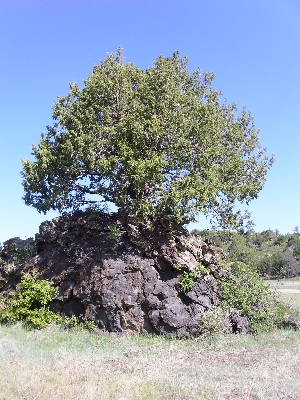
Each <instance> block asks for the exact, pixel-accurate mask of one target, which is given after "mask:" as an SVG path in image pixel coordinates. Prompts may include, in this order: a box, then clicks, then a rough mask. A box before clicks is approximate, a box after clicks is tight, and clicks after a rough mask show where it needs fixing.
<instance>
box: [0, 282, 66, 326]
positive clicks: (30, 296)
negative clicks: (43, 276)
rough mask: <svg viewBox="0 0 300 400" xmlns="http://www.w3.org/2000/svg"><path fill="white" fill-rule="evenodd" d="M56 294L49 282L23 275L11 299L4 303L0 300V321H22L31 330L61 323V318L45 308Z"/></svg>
mask: <svg viewBox="0 0 300 400" xmlns="http://www.w3.org/2000/svg"><path fill="white" fill-rule="evenodd" d="M57 294H58V290H57V289H56V288H54V287H53V284H52V283H51V282H49V281H47V280H38V279H35V278H34V277H33V276H31V275H29V274H27V275H24V276H23V278H22V280H21V283H20V285H19V287H18V290H17V291H16V292H15V293H14V294H13V296H12V298H10V299H8V300H7V301H6V302H4V301H3V300H2V304H1V306H0V321H1V322H15V321H23V322H24V324H25V325H26V326H28V327H31V328H43V327H46V326H47V325H49V324H50V323H51V322H62V318H61V317H59V316H58V315H56V314H55V313H54V312H52V311H50V310H49V308H48V307H47V305H48V304H49V302H51V300H53V298H54V297H55V296H56V295H57ZM3 302H4V304H3Z"/></svg>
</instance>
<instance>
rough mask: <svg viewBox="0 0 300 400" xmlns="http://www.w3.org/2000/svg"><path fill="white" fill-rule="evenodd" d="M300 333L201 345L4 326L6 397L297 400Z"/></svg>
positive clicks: (0, 365) (0, 366)
mask: <svg viewBox="0 0 300 400" xmlns="http://www.w3.org/2000/svg"><path fill="white" fill-rule="evenodd" d="M299 357H300V332H298V331H297V332H296V331H291V330H282V331H274V332H272V333H269V334H260V335H257V336H251V335H231V336H219V337H214V338H206V339H204V340H176V339H166V338H164V337H159V336H155V337H142V336H122V337H111V336H108V335H107V336H106V335H102V336H96V335H94V334H90V333H88V332H82V331H81V332H70V331H62V330H60V329H59V327H56V326H52V327H50V328H47V329H45V330H40V331H27V330H25V329H24V328H22V327H21V325H15V326H5V325H0V358H1V362H0V393H1V399H5V400H11V399H39V400H43V399H45V400H46V399H47V400H48V399H53V400H55V399H63V400H65V399H66V400H69V399H72V400H75V399H87V400H89V399H97V400H98V399H109V400H111V399H116V400H117V399H118V400H121V399H123V400H134V399H222V400H223V399H266V398H268V399H299V391H300V368H299Z"/></svg>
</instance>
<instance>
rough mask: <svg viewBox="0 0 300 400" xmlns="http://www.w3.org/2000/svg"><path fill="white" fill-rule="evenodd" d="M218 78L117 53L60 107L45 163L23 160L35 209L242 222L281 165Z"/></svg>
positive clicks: (167, 60)
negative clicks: (91, 208) (243, 207)
mask: <svg viewBox="0 0 300 400" xmlns="http://www.w3.org/2000/svg"><path fill="white" fill-rule="evenodd" d="M213 79H214V75H213V74H212V73H202V72H201V71H200V69H197V70H195V71H192V72H190V71H189V70H188V62H187V58H186V57H183V58H181V57H180V56H179V54H178V52H175V53H174V54H173V56H172V57H162V56H160V57H158V58H157V59H156V61H155V62H154V63H153V65H152V66H150V67H149V68H146V69H145V70H142V69H140V68H138V67H136V66H135V65H134V64H132V63H125V62H124V60H123V57H122V51H121V50H119V51H118V52H117V54H116V55H114V54H109V55H108V57H107V58H106V59H105V60H103V61H102V63H101V64H100V65H96V66H95V67H94V70H93V72H92V73H91V74H90V75H89V76H88V78H87V79H86V80H85V82H84V88H83V89H80V88H79V86H78V85H77V84H75V83H72V84H71V85H70V92H69V94H68V95H67V96H65V97H60V98H59V99H58V101H57V102H56V104H55V106H54V109H53V114H52V115H53V119H54V124H53V125H52V126H48V127H47V132H46V134H43V135H42V138H41V141H40V142H39V144H38V145H37V146H33V148H32V151H33V156H34V158H35V160H34V161H30V160H24V161H23V170H22V176H23V186H24V190H25V195H24V200H25V203H26V204H27V205H32V206H33V207H35V208H36V209H37V210H38V211H39V212H44V213H46V212H47V211H48V210H50V209H54V210H59V211H65V210H70V209H76V208H78V207H83V206H86V205H92V204H95V203H98V202H102V203H104V204H109V203H110V202H112V203H114V204H115V205H116V206H117V207H123V206H129V207H130V208H131V209H132V210H133V211H134V212H135V213H136V215H137V216H138V217H139V218H141V219H143V218H145V217H147V216H153V217H163V218H165V219H168V220H169V221H170V222H174V223H175V222H176V223H177V224H178V223H179V224H184V223H188V222H189V221H193V220H195V218H196V215H197V213H199V212H203V213H205V214H207V215H211V216H212V217H213V218H215V219H216V220H217V221H218V222H219V223H220V224H221V223H222V224H223V225H226V226H227V225H235V224H236V223H238V222H240V220H241V218H243V216H242V214H241V213H240V212H237V213H236V212H235V211H234V209H235V206H236V203H237V202H246V203H248V202H249V201H251V200H252V199H254V198H256V197H257V195H258V193H259V191H260V190H261V189H262V187H263V184H264V182H265V176H266V173H267V170H268V169H269V168H270V166H271V164H272V162H273V160H272V159H269V158H268V157H266V156H265V149H262V148H261V146H260V144H259V139H258V131H257V130H256V129H255V127H254V123H253V118H252V116H251V115H250V114H249V113H248V112H246V110H245V109H244V110H243V111H242V113H241V115H236V112H237V108H236V105H235V104H227V103H226V102H224V103H222V102H221V96H220V91H218V90H215V89H213V86H212V81H213Z"/></svg>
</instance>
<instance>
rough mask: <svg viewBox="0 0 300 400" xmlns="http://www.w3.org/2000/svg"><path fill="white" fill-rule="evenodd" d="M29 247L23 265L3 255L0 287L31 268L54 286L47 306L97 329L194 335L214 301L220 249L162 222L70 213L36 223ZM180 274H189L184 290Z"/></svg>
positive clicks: (11, 284)
mask: <svg viewBox="0 0 300 400" xmlns="http://www.w3.org/2000/svg"><path fill="white" fill-rule="evenodd" d="M36 246H37V247H36V255H33V256H32V257H31V258H30V259H29V260H28V261H26V262H25V263H23V264H20V265H16V264H15V263H14V262H13V261H11V262H9V256H8V259H7V260H6V262H5V263H4V264H3V265H2V266H1V267H0V290H2V291H3V292H4V293H6V294H9V293H10V292H11V291H12V290H14V289H15V287H16V285H17V283H18V282H19V281H20V279H21V276H22V273H24V272H30V273H36V274H37V277H38V278H40V279H49V280H51V281H52V282H54V284H55V286H57V287H58V288H59V296H58V297H57V298H56V299H55V300H54V302H53V304H52V308H53V309H54V310H55V311H57V312H60V313H62V314H64V315H67V316H72V315H75V316H77V317H79V318H80V319H82V320H92V321H94V322H95V323H96V324H97V326H98V327H99V330H100V331H106V332H128V333H130V332H139V333H164V334H176V335H180V336H191V335H197V333H198V332H199V330H200V327H201V324H202V318H201V316H202V313H203V312H205V311H207V310H211V309H212V308H213V307H215V306H218V305H219V302H220V285H219V278H220V277H221V276H223V275H224V274H226V271H224V270H223V269H222V268H221V266H220V265H219V262H218V256H217V254H219V256H220V257H223V253H222V250H221V249H218V248H215V247H213V246H210V245H208V244H207V243H205V242H204V241H203V240H202V239H201V238H200V237H196V236H192V235H190V234H189V233H188V231H187V230H185V229H179V230H177V231H174V230H171V229H170V228H169V227H168V226H167V224H164V223H163V222H162V221H160V222H159V221H156V222H155V223H150V222H149V223H137V222H136V220H135V218H134V217H132V216H130V215H128V213H126V212H122V211H119V212H118V213H114V214H100V213H97V212H93V211H90V212H85V213H84V212H82V211H77V212H75V213H74V214H73V215H68V214H67V215H64V216H62V217H59V218H56V219H53V220H52V221H49V222H48V221H47V222H44V223H43V224H42V225H41V226H40V232H39V234H37V235H36ZM199 265H201V266H202V268H200V269H199V267H198V266H199ZM203 271H205V273H204V272H203ZM184 272H187V273H189V274H190V276H191V277H194V278H195V277H197V278H196V279H195V285H194V286H193V287H192V288H191V289H189V290H187V291H184V290H183V288H182V285H181V284H180V281H179V278H180V276H181V275H182V274H183V273H184ZM191 279H192V278H191Z"/></svg>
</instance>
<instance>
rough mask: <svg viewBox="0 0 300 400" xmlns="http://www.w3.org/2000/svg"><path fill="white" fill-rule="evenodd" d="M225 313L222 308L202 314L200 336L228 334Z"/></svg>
mask: <svg viewBox="0 0 300 400" xmlns="http://www.w3.org/2000/svg"><path fill="white" fill-rule="evenodd" d="M225 318H226V311H225V310H224V309H223V308H222V307H216V308H214V309H212V310H208V311H206V312H204V313H203V314H202V325H201V327H200V331H199V333H200V335H201V336H204V337H205V336H214V335H216V334H220V333H228V328H227V327H226V325H225Z"/></svg>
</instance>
